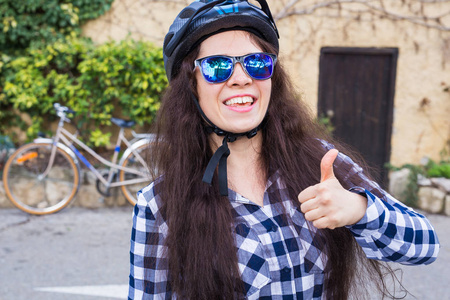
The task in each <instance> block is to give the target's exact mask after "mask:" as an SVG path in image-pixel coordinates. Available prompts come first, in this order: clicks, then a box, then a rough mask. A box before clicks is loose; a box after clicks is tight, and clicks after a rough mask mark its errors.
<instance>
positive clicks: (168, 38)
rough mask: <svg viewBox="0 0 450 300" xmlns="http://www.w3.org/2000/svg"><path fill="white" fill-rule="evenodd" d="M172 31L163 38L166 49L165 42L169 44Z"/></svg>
mask: <svg viewBox="0 0 450 300" xmlns="http://www.w3.org/2000/svg"><path fill="white" fill-rule="evenodd" d="M173 35H174V34H173V32H169V33H168V34H167V35H166V37H165V38H164V49H166V47H167V44H169V42H170V40H171V39H172V38H173Z"/></svg>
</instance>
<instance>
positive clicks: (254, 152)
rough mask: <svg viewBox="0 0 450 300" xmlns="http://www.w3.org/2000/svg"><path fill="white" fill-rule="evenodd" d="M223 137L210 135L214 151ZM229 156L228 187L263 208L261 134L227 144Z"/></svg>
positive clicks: (263, 175)
mask: <svg viewBox="0 0 450 300" xmlns="http://www.w3.org/2000/svg"><path fill="white" fill-rule="evenodd" d="M222 140H223V137H221V136H217V135H216V134H212V135H211V136H210V145H211V148H212V150H213V151H215V150H216V149H217V148H218V147H219V145H221V144H222ZM228 147H229V149H230V156H228V159H227V177H228V185H229V187H230V188H231V189H232V190H234V191H235V192H237V193H239V194H241V195H242V196H244V197H246V198H247V199H249V200H251V201H252V202H254V203H256V204H258V205H260V206H263V197H264V189H265V185H266V180H267V174H265V170H264V167H263V164H262V161H261V147H262V134H261V133H260V132H258V134H257V135H256V136H254V137H253V138H250V139H249V138H247V137H245V136H243V137H240V138H238V139H237V140H236V141H234V142H232V143H228Z"/></svg>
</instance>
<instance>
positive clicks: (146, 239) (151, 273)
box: [128, 184, 172, 299]
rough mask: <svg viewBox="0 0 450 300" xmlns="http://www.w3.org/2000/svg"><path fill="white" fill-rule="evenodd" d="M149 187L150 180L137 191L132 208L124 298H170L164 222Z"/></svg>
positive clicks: (155, 198)
mask: <svg viewBox="0 0 450 300" xmlns="http://www.w3.org/2000/svg"><path fill="white" fill-rule="evenodd" d="M153 191H154V189H153V184H151V185H149V186H148V187H146V188H144V189H143V190H142V191H141V192H139V193H138V201H137V204H136V206H135V208H134V212H133V228H132V231H131V247H130V278H129V290H128V299H171V298H172V297H171V291H170V288H169V285H168V282H167V273H168V268H167V267H168V266H167V259H166V258H165V257H164V253H165V251H164V250H165V249H164V239H165V236H166V233H167V225H166V223H165V222H163V221H162V218H161V217H160V212H159V208H158V203H157V198H158V197H156V196H154V192H153Z"/></svg>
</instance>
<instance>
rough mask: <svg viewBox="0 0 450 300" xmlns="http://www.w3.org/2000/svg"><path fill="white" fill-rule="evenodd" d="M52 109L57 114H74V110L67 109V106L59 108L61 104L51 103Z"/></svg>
mask: <svg viewBox="0 0 450 300" xmlns="http://www.w3.org/2000/svg"><path fill="white" fill-rule="evenodd" d="M53 107H54V108H55V109H56V111H57V112H58V113H63V114H64V115H65V114H75V113H76V112H75V111H74V110H72V109H70V108H68V107H67V106H61V104H59V103H53Z"/></svg>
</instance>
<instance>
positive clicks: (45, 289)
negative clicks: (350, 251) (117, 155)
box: [0, 206, 450, 300]
mask: <svg viewBox="0 0 450 300" xmlns="http://www.w3.org/2000/svg"><path fill="white" fill-rule="evenodd" d="M131 213H132V208H131V206H127V207H121V208H103V209H98V210H88V209H83V208H75V207H71V208H67V209H65V210H63V211H61V212H59V213H57V214H54V215H50V216H43V217H37V216H29V215H27V214H25V213H22V212H21V211H18V210H16V209H0V299H1V300H10V299H11V300H30V299H31V300H44V299H45V300H60V299H67V300H92V299H99V300H103V299H111V300H112V299H125V298H126V295H127V291H126V289H127V282H128V267H129V263H128V249H129V237H130V228H131ZM429 218H430V220H431V222H432V223H433V225H434V226H435V227H436V230H437V232H438V235H439V238H440V241H441V251H440V256H439V258H438V260H437V261H436V262H435V263H434V264H431V265H429V266H419V267H402V269H403V271H404V274H403V283H404V285H405V287H406V288H407V289H408V290H409V291H410V292H411V293H413V294H414V295H415V296H416V298H413V297H412V296H410V295H409V296H407V297H406V298H405V299H420V300H422V299H430V300H431V299H432V300H435V299H450V268H449V267H450V217H445V216H440V215H429ZM396 266H398V265H396Z"/></svg>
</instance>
